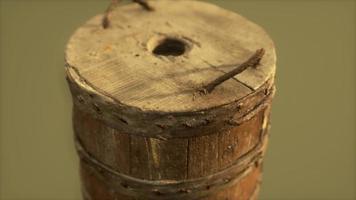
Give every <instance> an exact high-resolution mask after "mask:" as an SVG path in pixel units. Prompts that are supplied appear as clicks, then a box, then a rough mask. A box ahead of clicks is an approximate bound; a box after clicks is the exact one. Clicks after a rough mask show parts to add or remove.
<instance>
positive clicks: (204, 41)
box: [66, 0, 276, 112]
mask: <svg viewBox="0 0 356 200" xmlns="http://www.w3.org/2000/svg"><path fill="white" fill-rule="evenodd" d="M150 5H151V6H152V7H154V9H155V10H154V11H152V12H149V11H145V10H143V9H142V8H141V7H140V6H139V5H137V4H129V5H125V6H121V7H118V8H116V9H115V10H113V11H112V14H111V15H110V16H111V17H110V22H111V26H110V27H109V28H107V29H103V28H102V24H101V22H102V18H103V15H98V16H96V17H94V18H92V19H91V20H89V21H88V22H87V23H86V24H85V25H83V26H81V27H80V28H79V29H78V30H77V31H76V32H75V34H74V35H73V36H72V38H71V39H70V41H69V43H68V46H67V50H66V62H67V64H68V65H69V66H70V68H71V69H74V70H68V73H71V75H72V76H73V77H80V79H81V80H84V82H85V83H86V84H88V85H90V87H91V88H93V89H95V91H96V92H97V93H98V94H100V95H102V96H105V97H109V98H112V99H114V100H116V101H118V102H120V103H121V104H123V105H127V106H131V107H135V108H138V109H141V110H143V111H159V112H187V111H197V110H205V109H209V108H213V107H217V106H221V105H225V104H228V103H231V102H234V101H237V100H239V99H241V98H242V97H245V96H247V95H249V94H251V93H253V92H254V90H256V89H257V88H259V87H261V86H262V85H263V84H264V83H265V82H266V81H267V80H268V79H270V78H273V76H274V73H275V63H276V56H275V49H274V44H273V42H272V40H271V39H270V38H269V36H268V35H267V34H266V32H265V31H264V30H263V29H262V28H261V27H259V26H258V25H256V24H254V23H252V22H250V21H248V20H247V19H245V18H243V17H241V16H240V15H238V14H236V13H233V12H230V11H227V10H224V9H222V8H219V7H217V6H215V5H211V4H208V3H204V2H201V1H186V0H180V1H168V0H156V1H150ZM260 48H264V49H265V50H266V54H265V55H264V57H263V59H262V61H261V65H260V66H258V67H257V68H249V69H247V70H245V71H244V72H242V73H241V74H239V75H237V76H235V77H234V78H233V79H230V80H228V81H226V82H224V83H222V84H221V85H219V86H218V87H216V89H215V90H214V91H213V92H212V93H210V94H207V95H196V91H197V89H198V88H200V87H202V86H203V85H204V84H207V83H209V82H211V81H212V80H214V79H215V78H217V77H219V76H221V75H222V74H223V73H225V72H228V71H230V70H232V69H233V68H234V67H236V66H237V65H238V64H240V63H242V62H244V61H246V60H247V59H248V58H249V57H250V56H251V55H252V54H253V53H254V52H255V51H256V50H257V49H260ZM232 64H235V65H234V66H230V65H232ZM73 73H75V75H73ZM76 81H80V80H79V78H78V79H77V80H76Z"/></svg>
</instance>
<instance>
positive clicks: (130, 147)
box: [66, 0, 276, 200]
mask: <svg viewBox="0 0 356 200" xmlns="http://www.w3.org/2000/svg"><path fill="white" fill-rule="evenodd" d="M148 3H149V4H148V5H149V6H150V7H152V10H150V11H147V10H144V9H142V7H141V6H140V5H138V4H128V5H124V6H111V7H110V8H109V9H108V10H109V11H110V13H109V14H108V13H106V14H105V15H98V16H96V17H94V18H93V19H91V20H89V21H88V22H87V23H85V24H84V25H83V26H81V27H80V28H79V29H78V30H77V31H76V32H75V33H74V34H73V36H72V37H71V39H70V41H69V43H68V46H67V50H66V75H67V80H68V83H69V87H70V90H71V93H72V97H73V129H74V133H75V141H76V148H77V151H78V154H79V156H80V158H81V159H80V160H81V161H80V163H81V165H80V166H81V178H82V192H83V198H84V199H88V200H101V199H104V200H106V199H107V200H114V199H122V200H137V199H138V200H141V199H142V200H146V199H148V200H151V199H152V200H156V199H157V200H159V199H162V200H163V199H167V200H168V199H173V200H174V199H177V200H178V199H187V200H190V199H204V200H220V199H230V200H236V199H237V200H249V199H256V198H257V196H258V190H259V185H260V181H261V174H262V173H261V170H262V166H261V163H262V159H263V156H264V154H265V151H266V145H267V140H268V135H267V132H268V127H269V115H270V109H271V100H272V98H273V95H274V76H275V64H276V56H275V49H274V45H273V42H272V40H271V39H270V38H269V36H268V35H267V34H266V33H265V31H264V30H263V29H262V28H260V27H259V26H258V25H256V24H254V23H252V22H250V21H248V20H247V19H245V18H243V17H241V16H239V15H238V14H236V13H232V12H229V11H226V10H224V9H221V8H219V7H217V6H214V5H211V4H207V3H204V2H201V1H188V0H180V1H170V0H156V1H149V2H148ZM172 4H174V6H172ZM107 20H109V21H107ZM105 21H107V22H105ZM104 22H105V23H104ZM103 23H104V24H103ZM258 49H261V50H259V51H257V52H256V50H258ZM261 51H263V52H262V53H261V54H258V52H261ZM255 52H256V53H255ZM254 53H255V55H256V54H258V55H259V57H256V59H257V60H255V61H258V62H254V63H253V64H251V65H249V66H253V67H249V66H247V65H246V64H244V62H246V61H248V59H249V58H250V60H251V59H252V60H253V57H251V56H252V55H253V54H254ZM262 56H263V57H262ZM257 63H259V65H256V64H257ZM238 66H242V67H243V68H240V69H237V67H238ZM236 71H237V72H238V74H237V75H235V76H233V77H231V78H230V77H229V78H225V77H228V76H230V75H225V74H232V75H234V74H233V73H229V72H236ZM218 77H222V78H220V79H219V78H218ZM214 80H224V81H220V83H219V84H215V85H214V87H213V88H212V89H211V90H210V89H209V91H208V92H207V93H205V94H202V93H200V92H199V91H200V90H201V88H202V87H204V86H206V85H207V84H209V83H212V82H214ZM225 80H226V81H225Z"/></svg>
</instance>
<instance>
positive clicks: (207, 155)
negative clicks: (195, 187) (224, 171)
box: [188, 134, 219, 178]
mask: <svg viewBox="0 0 356 200" xmlns="http://www.w3.org/2000/svg"><path fill="white" fill-rule="evenodd" d="M218 145H219V134H214V135H207V136H200V137H194V138H189V144H188V159H189V160H188V178H198V177H202V176H206V175H209V174H211V173H214V172H216V171H217V170H218V168H219V162H218V158H219V146H218Z"/></svg>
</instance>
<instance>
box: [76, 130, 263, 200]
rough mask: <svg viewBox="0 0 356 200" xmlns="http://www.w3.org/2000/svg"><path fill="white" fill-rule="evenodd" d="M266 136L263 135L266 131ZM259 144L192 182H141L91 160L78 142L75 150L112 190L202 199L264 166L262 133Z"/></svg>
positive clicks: (132, 193)
mask: <svg viewBox="0 0 356 200" xmlns="http://www.w3.org/2000/svg"><path fill="white" fill-rule="evenodd" d="M263 132H264V131H263ZM261 138H263V139H260V142H259V143H258V144H257V145H256V146H255V147H254V148H253V149H252V150H250V151H249V152H248V153H246V154H245V155H243V156H242V157H240V158H239V159H238V160H237V161H236V162H235V163H234V164H233V165H231V166H230V167H228V168H226V169H224V170H222V171H220V172H217V173H215V174H211V175H209V176H205V177H200V178H196V179H189V180H142V179H138V178H134V177H131V176H128V175H125V174H122V173H119V172H117V171H115V170H114V169H112V168H111V167H109V166H107V165H105V164H103V163H101V162H100V161H98V160H97V159H95V158H94V157H93V156H91V155H90V154H89V153H88V152H87V151H86V150H85V149H84V147H83V146H82V145H81V143H80V141H79V140H78V139H76V149H77V151H78V154H79V155H80V157H81V159H82V161H83V162H85V163H87V165H88V166H89V167H90V169H91V171H92V173H94V174H95V175H96V176H98V177H100V178H101V179H103V180H105V182H106V183H108V187H111V189H112V190H114V191H116V192H119V193H121V194H125V195H128V196H133V197H146V198H148V199H151V198H152V199H160V200H166V199H167V200H168V199H182V198H188V197H189V199H194V198H201V197H203V196H206V195H209V194H211V193H213V192H215V191H216V190H219V189H221V188H225V187H228V186H231V185H233V184H236V183H237V182H239V181H240V180H241V179H242V178H244V177H245V176H246V175H248V174H249V172H250V171H251V170H252V169H253V168H254V167H255V166H258V165H259V164H260V163H261V162H262V152H261V148H262V146H263V143H264V139H265V136H264V134H263V133H261Z"/></svg>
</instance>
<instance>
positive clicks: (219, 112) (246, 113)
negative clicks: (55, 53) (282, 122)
mask: <svg viewBox="0 0 356 200" xmlns="http://www.w3.org/2000/svg"><path fill="white" fill-rule="evenodd" d="M67 80H68V83H69V86H70V89H71V92H72V96H73V103H74V106H75V107H76V109H78V110H80V111H82V112H84V113H89V114H90V115H91V116H92V117H94V118H96V119H98V120H100V121H102V122H103V123H105V125H107V126H109V127H112V128H114V129H117V130H118V131H120V132H121V133H127V134H131V135H138V136H144V137H151V138H156V139H160V140H168V139H170V138H188V137H198V136H204V135H209V134H215V133H216V132H218V131H226V130H229V129H231V128H233V127H234V126H237V125H239V124H241V123H243V122H245V121H247V120H249V119H250V118H251V117H253V116H254V115H255V114H256V113H258V112H259V111H261V110H262V109H264V108H265V107H266V106H268V105H269V104H270V103H271V100H272V98H273V96H274V91H275V88H274V85H273V79H271V80H269V81H267V82H266V83H265V84H264V85H263V86H262V87H261V88H259V89H258V90H256V91H254V92H252V93H251V94H250V95H248V96H246V97H244V98H242V99H240V100H238V101H236V102H232V103H230V104H227V105H222V106H220V107H216V108H211V109H209V110H204V111H194V112H193V111H192V112H185V113H163V112H153V111H152V112H143V111H141V110H139V109H138V108H134V107H129V106H127V105H123V104H121V103H120V102H118V101H117V100H115V99H114V98H111V97H110V96H108V95H105V94H101V93H100V92H98V91H97V89H95V88H94V87H92V86H90V85H88V84H89V83H87V82H86V81H85V80H83V79H81V77H80V76H79V75H78V74H77V72H76V71H75V68H73V67H71V66H67Z"/></svg>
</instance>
